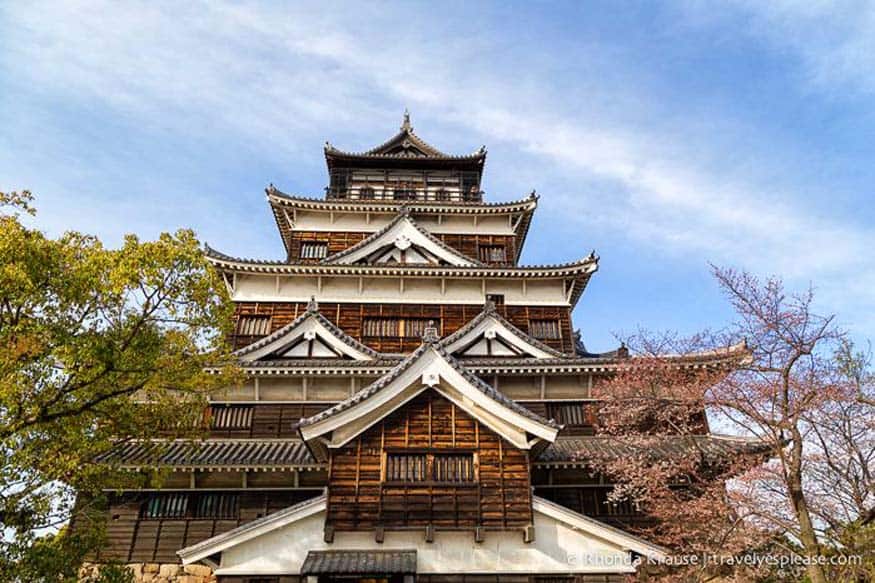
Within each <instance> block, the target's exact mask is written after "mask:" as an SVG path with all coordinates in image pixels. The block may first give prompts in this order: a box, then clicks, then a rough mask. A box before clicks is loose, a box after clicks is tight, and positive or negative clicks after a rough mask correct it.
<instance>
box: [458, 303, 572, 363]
mask: <svg viewBox="0 0 875 583" xmlns="http://www.w3.org/2000/svg"><path fill="white" fill-rule="evenodd" d="M441 344H442V346H443V347H444V349H445V350H446V351H447V352H448V353H450V354H452V355H453V356H454V357H456V358H501V357H517V358H539V359H543V358H561V357H562V356H563V355H562V353H560V352H558V351H556V350H554V349H552V348H550V347H549V346H547V345H546V344H544V343H543V342H540V341H539V340H537V339H535V338H532V337H531V336H529V335H528V334H526V333H525V332H523V331H522V330H520V329H519V328H517V327H516V326H514V325H513V324H511V323H510V322H508V321H507V320H505V319H504V318H502V317H501V315H500V314H499V313H498V312H497V311H496V310H495V304H493V303H492V302H487V304H486V307H485V308H484V310H483V311H482V312H481V313H480V314H479V315H477V316H476V317H475V318H474V319H473V320H471V321H470V322H469V323H468V324H466V325H465V326H463V327H462V328H460V329H459V330H458V331H456V332H455V333H454V334H452V335H451V336H448V337H447V338H446V339H444V340H443V342H441Z"/></svg>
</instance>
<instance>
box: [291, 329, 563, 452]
mask: <svg viewBox="0 0 875 583" xmlns="http://www.w3.org/2000/svg"><path fill="white" fill-rule="evenodd" d="M428 389H433V390H435V391H436V392H438V393H439V394H441V395H442V396H443V397H445V398H446V399H448V400H449V401H451V402H453V403H454V404H455V405H456V406H457V407H459V408H460V409H462V410H463V411H465V412H466V413H468V414H469V415H471V416H472V417H474V418H476V419H477V420H478V421H480V422H481V423H483V424H484V425H486V426H487V427H489V428H490V429H491V430H493V431H495V432H496V433H497V434H499V435H500V436H502V437H503V438H505V439H506V440H507V441H509V442H510V443H511V444H513V445H514V446H516V447H518V448H520V449H529V448H531V446H532V445H533V444H534V443H535V442H537V441H538V440H541V439H544V440H547V441H549V442H553V441H555V439H556V435H557V434H558V432H559V429H560V426H558V425H556V424H555V423H554V422H553V421H550V420H547V419H544V418H543V417H540V416H539V415H537V414H535V413H533V412H531V411H529V410H528V409H526V408H525V407H522V406H521V405H518V404H517V403H515V402H514V401H513V400H512V399H510V398H508V397H506V396H505V395H503V394H502V393H500V392H498V391H496V390H495V389H493V388H492V387H490V386H489V385H487V384H486V383H484V382H483V381H482V380H480V379H479V378H477V377H476V376H474V375H473V374H471V373H470V372H469V371H467V370H465V369H464V368H463V367H462V366H461V365H460V364H459V363H458V361H456V360H455V359H454V358H453V357H452V356H450V355H449V354H447V353H446V352H445V351H443V349H441V348H440V347H439V346H438V345H436V344H430V343H429V344H424V345H423V346H421V347H420V348H419V349H417V350H416V351H415V352H414V353H413V354H411V355H410V356H409V357H408V358H407V359H406V360H404V361H403V362H402V363H401V364H399V365H398V366H397V367H395V368H394V369H392V370H391V371H390V372H388V373H387V374H386V375H384V376H383V377H382V378H380V379H378V380H377V381H376V382H374V383H373V384H371V385H370V386H368V387H365V388H364V389H362V390H361V391H359V392H358V393H356V394H355V395H353V396H352V397H350V398H349V399H347V400H346V401H343V402H341V403H339V404H337V405H335V406H334V407H332V408H330V409H328V410H326V411H323V412H322V413H319V414H318V415H314V416H313V417H310V418H308V419H304V420H302V421H301V424H300V425H299V430H300V432H301V436H302V437H303V438H304V439H305V440H307V441H313V440H317V439H319V440H321V443H323V444H324V445H325V446H327V447H328V448H337V447H341V446H343V445H344V444H346V443H348V442H349V441H350V440H352V439H354V438H355V437H356V436H358V435H360V434H361V433H363V432H364V431H366V430H367V429H368V428H370V427H372V426H373V425H374V424H376V423H377V422H379V421H380V420H381V419H383V418H384V417H386V416H387V415H389V414H390V413H392V412H393V411H395V410H397V409H398V408H400V407H402V406H403V405H404V404H405V403H407V402H408V401H410V400H411V399H413V398H414V397H416V396H417V395H419V394H420V393H422V392H423V391H425V390H428ZM317 449H318V448H314V451H316V450H317ZM318 453H319V452H318V451H317V454H318Z"/></svg>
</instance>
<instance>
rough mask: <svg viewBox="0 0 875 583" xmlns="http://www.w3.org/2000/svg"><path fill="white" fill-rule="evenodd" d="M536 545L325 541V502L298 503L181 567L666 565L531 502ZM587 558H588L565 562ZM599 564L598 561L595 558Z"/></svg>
mask: <svg viewBox="0 0 875 583" xmlns="http://www.w3.org/2000/svg"><path fill="white" fill-rule="evenodd" d="M532 510H533V526H534V540H532V541H531V542H524V540H523V537H522V536H521V534H520V533H519V532H518V531H513V530H504V531H487V532H485V533H484V536H483V539H482V541H481V542H478V543H477V544H476V545H474V544H473V533H471V532H464V531H450V530H440V529H438V530H437V532H435V538H434V540H433V541H432V542H425V541H424V539H423V538H422V537H418V538H417V537H413V538H412V537H411V536H410V533H409V532H404V531H391V530H389V531H387V532H386V533H385V536H384V538H383V539H381V542H379V543H377V542H375V541H374V536H373V534H372V533H368V532H337V533H335V535H334V539H333V542H331V543H328V542H325V540H324V538H323V532H324V528H325V518H326V512H327V501H326V497H325V496H320V497H318V498H314V499H312V500H308V501H306V502H303V503H300V504H296V505H294V506H291V507H289V508H286V509H284V510H280V511H279V512H276V513H274V514H269V515H267V516H265V517H264V518H260V519H258V520H255V521H252V522H249V523H247V524H244V525H242V526H238V527H237V528H235V529H232V530H230V531H228V532H225V533H222V534H219V535H216V536H214V537H212V538H209V539H207V540H205V541H203V542H200V543H197V544H195V545H192V546H189V547H186V548H184V549H181V550H180V551H179V552H178V553H177V554H178V555H179V556H180V558H181V559H182V563H183V564H185V565H189V564H192V563H196V562H198V561H210V560H212V559H213V558H215V557H217V556H220V557H221V558H220V559H219V565H217V567H218V568H217V569H216V574H218V575H225V576H232V575H251V574H253V573H258V574H259V575H288V574H300V573H301V570H302V569H303V567H304V563H305V561H306V559H307V556H308V554H309V553H310V552H311V551H317V552H318V551H334V552H343V551H358V552H368V551H373V552H387V551H406V552H415V554H416V572H417V573H419V574H436V573H440V574H459V575H461V574H474V573H517V574H523V575H529V574H531V573H544V574H552V573H555V574H562V575H566V574H569V573H575V574H584V573H602V574H604V573H605V572H606V571H605V568H606V566H609V568H608V571H609V572H612V573H633V572H634V571H635V564H634V558H635V556H634V555H641V556H644V557H648V558H650V559H652V560H654V561H663V560H665V558H666V557H667V555H668V551H666V550H665V549H663V548H662V547H659V546H657V545H654V544H652V543H650V542H648V541H646V540H644V539H642V538H639V537H637V536H634V535H631V534H629V533H627V532H624V531H622V530H619V529H617V528H613V527H611V526H608V525H606V524H604V523H602V522H599V521H597V520H594V519H592V518H589V517H587V516H583V515H582V514H579V513H577V512H574V511H572V510H569V509H567V508H564V507H562V506H559V505H557V504H554V503H553V502H549V501H547V500H544V499H542V498H539V497H537V496H535V497H533V498H532ZM570 553H574V554H575V555H576V556H577V557H580V556H588V557H590V558H591V559H592V560H587V561H584V560H570V559H571V558H572V555H570ZM599 559H601V560H599Z"/></svg>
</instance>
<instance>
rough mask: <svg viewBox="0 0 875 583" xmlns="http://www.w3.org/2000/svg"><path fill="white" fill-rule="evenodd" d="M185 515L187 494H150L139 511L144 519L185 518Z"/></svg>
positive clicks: (186, 513)
mask: <svg viewBox="0 0 875 583" xmlns="http://www.w3.org/2000/svg"><path fill="white" fill-rule="evenodd" d="M187 515H188V494H187V493H185V492H166V493H160V494H150V495H149V497H148V498H147V499H146V502H145V503H143V507H142V510H141V516H142V517H143V518H145V519H155V518H185V517H186V516H187Z"/></svg>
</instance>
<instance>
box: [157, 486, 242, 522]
mask: <svg viewBox="0 0 875 583" xmlns="http://www.w3.org/2000/svg"><path fill="white" fill-rule="evenodd" d="M239 515H240V497H239V496H238V495H237V494H229V493H221V492H216V493H212V492H210V493H199V494H191V493H189V492H156V493H153V494H150V495H149V496H148V498H146V501H145V502H144V503H143V506H142V509H141V516H142V518H143V519H147V520H154V519H174V518H176V519H182V518H209V519H213V520H219V519H227V520H234V519H237V518H238V517H239Z"/></svg>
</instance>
